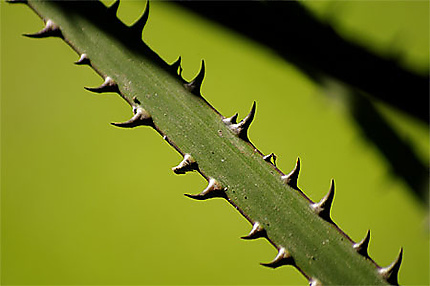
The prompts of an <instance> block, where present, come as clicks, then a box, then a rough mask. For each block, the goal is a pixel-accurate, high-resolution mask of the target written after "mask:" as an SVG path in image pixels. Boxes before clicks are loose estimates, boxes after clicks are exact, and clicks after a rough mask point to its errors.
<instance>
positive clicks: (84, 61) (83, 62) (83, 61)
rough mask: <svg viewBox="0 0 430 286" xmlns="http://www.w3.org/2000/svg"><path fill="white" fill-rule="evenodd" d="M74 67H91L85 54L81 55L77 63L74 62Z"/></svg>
mask: <svg viewBox="0 0 430 286" xmlns="http://www.w3.org/2000/svg"><path fill="white" fill-rule="evenodd" d="M75 65H88V66H91V62H90V58H89V57H88V56H87V54H82V55H81V57H80V58H79V60H78V61H77V62H75Z"/></svg>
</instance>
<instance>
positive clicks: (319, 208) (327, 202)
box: [311, 179, 334, 222]
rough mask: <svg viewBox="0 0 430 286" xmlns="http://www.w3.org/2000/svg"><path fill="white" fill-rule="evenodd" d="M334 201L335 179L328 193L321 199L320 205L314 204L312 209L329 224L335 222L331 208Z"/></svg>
mask: <svg viewBox="0 0 430 286" xmlns="http://www.w3.org/2000/svg"><path fill="white" fill-rule="evenodd" d="M333 199H334V179H332V180H331V183H330V189H329V191H328V193H327V194H326V195H325V196H324V198H322V199H321V201H320V202H319V203H314V204H312V205H311V206H312V209H313V210H314V211H315V213H316V214H317V215H318V216H319V217H321V218H322V219H324V220H325V221H328V222H333V221H332V220H331V218H330V212H331V206H332V204H333Z"/></svg>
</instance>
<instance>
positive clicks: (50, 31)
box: [23, 20, 63, 39]
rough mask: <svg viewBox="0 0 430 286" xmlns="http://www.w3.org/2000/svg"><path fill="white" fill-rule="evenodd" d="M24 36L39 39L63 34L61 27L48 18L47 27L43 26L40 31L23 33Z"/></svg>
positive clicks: (58, 36) (59, 36)
mask: <svg viewBox="0 0 430 286" xmlns="http://www.w3.org/2000/svg"><path fill="white" fill-rule="evenodd" d="M23 36H25V37H29V38H37V39H39V38H48V37H57V38H63V34H62V33H61V30H60V28H59V27H58V26H57V25H56V24H55V23H54V22H52V21H51V20H47V21H46V23H45V28H43V29H42V30H40V31H39V32H37V33H34V34H23Z"/></svg>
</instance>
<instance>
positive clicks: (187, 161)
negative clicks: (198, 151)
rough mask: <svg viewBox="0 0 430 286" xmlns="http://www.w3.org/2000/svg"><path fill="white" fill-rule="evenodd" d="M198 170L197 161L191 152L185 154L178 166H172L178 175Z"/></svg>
mask: <svg viewBox="0 0 430 286" xmlns="http://www.w3.org/2000/svg"><path fill="white" fill-rule="evenodd" d="M197 170H198V165H197V162H196V160H195V159H194V158H193V157H192V156H191V155H190V154H185V155H184V159H183V160H182V161H181V163H179V165H178V166H176V167H173V168H172V171H173V172H174V173H175V174H178V175H179V174H185V173H187V172H192V171H197Z"/></svg>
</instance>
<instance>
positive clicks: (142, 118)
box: [111, 106, 154, 128]
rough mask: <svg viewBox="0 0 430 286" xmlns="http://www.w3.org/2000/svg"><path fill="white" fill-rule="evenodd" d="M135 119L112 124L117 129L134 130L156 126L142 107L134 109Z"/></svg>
mask: <svg viewBox="0 0 430 286" xmlns="http://www.w3.org/2000/svg"><path fill="white" fill-rule="evenodd" d="M133 113H134V115H133V117H132V118H131V119H130V120H128V121H126V122H112V123H111V124H112V125H114V126H117V127H123V128H132V127H137V126H141V125H145V126H151V127H153V126H154V122H153V121H152V117H151V115H150V114H149V113H148V112H147V111H146V110H145V109H143V108H142V107H136V106H135V107H133Z"/></svg>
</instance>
